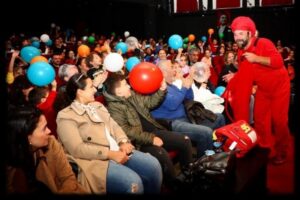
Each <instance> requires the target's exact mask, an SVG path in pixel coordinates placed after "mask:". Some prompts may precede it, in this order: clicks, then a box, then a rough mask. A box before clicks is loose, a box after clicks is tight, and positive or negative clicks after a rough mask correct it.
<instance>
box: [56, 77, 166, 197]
mask: <svg viewBox="0 0 300 200" xmlns="http://www.w3.org/2000/svg"><path fill="white" fill-rule="evenodd" d="M95 92H96V89H95V88H94V87H93V82H92V80H91V79H90V78H89V77H87V76H86V75H84V74H81V73H79V74H74V75H73V76H72V77H71V79H70V80H69V81H68V83H67V89H66V98H65V101H64V102H61V103H62V104H64V105H65V106H66V107H65V108H64V109H63V110H61V111H59V113H58V115H57V118H56V122H57V133H58V136H59V139H60V141H61V143H62V144H63V147H64V148H65V152H66V153H67V154H68V156H69V158H70V159H71V160H72V162H74V163H75V164H76V165H78V167H79V168H80V170H79V174H78V177H80V179H79V180H80V183H81V184H82V185H83V187H84V188H85V189H86V190H87V191H90V192H92V193H94V194H143V193H146V194H157V193H159V192H160V188H161V182H162V171H161V166H160V164H159V162H158V161H157V159H156V158H155V157H153V156H151V155H150V154H145V153H142V152H140V151H138V150H135V147H134V146H133V145H132V143H131V142H130V140H129V138H128V137H127V135H126V134H125V132H124V131H123V129H122V128H121V127H120V126H119V125H118V124H117V123H116V122H115V120H114V119H113V118H112V117H111V116H110V114H109V112H108V111H107V109H106V108H105V107H104V106H103V104H101V103H99V102H96V101H95V98H94V95H95ZM61 107H64V106H61Z"/></svg>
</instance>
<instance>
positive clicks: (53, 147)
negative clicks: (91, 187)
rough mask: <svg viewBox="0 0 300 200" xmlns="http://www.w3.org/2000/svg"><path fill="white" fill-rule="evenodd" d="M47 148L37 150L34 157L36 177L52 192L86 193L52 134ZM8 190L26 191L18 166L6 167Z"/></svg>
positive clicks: (24, 179)
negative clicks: (35, 159)
mask: <svg viewBox="0 0 300 200" xmlns="http://www.w3.org/2000/svg"><path fill="white" fill-rule="evenodd" d="M47 148H48V150H47V151H46V152H43V151H42V150H41V149H39V150H37V151H36V152H35V153H36V158H37V160H39V162H38V165H37V168H36V179H37V180H39V181H41V182H43V183H44V184H45V185H46V186H47V187H48V188H49V189H50V190H51V191H52V192H53V193H59V194H74V193H87V192H86V191H85V190H84V188H83V187H82V186H81V185H80V184H79V183H78V182H77V180H76V177H75V174H74V172H73V171H72V168H71V166H70V164H69V162H68V160H67V158H66V155H65V152H64V150H63V148H62V146H61V145H60V144H59V143H58V142H57V140H56V139H55V137H54V136H50V138H49V144H48V146H47ZM7 176H8V181H7V184H8V186H7V188H8V192H19V191H21V192H22V193H23V192H24V193H26V192H28V191H29V190H28V189H29V188H28V187H27V186H28V184H27V181H28V180H26V177H25V174H24V172H23V171H22V170H21V169H20V168H12V167H8V168H7Z"/></svg>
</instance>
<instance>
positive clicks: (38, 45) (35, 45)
mask: <svg viewBox="0 0 300 200" xmlns="http://www.w3.org/2000/svg"><path fill="white" fill-rule="evenodd" d="M31 46H33V47H35V48H37V49H39V48H40V42H39V41H36V40H35V41H33V42H31Z"/></svg>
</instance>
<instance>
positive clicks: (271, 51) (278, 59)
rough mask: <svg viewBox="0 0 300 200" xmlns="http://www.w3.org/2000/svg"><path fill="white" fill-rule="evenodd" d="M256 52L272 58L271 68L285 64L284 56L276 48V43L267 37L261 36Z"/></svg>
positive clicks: (277, 67)
mask: <svg viewBox="0 0 300 200" xmlns="http://www.w3.org/2000/svg"><path fill="white" fill-rule="evenodd" d="M256 54H257V55H259V56H263V57H269V58H270V66H267V67H270V68H273V69H279V68H282V66H283V65H284V63H283V58H282V56H281V55H280V53H279V52H278V50H277V49H276V47H275V45H274V44H273V43H272V42H271V41H270V40H269V39H266V38H260V39H259V42H258V44H257V47H256Z"/></svg>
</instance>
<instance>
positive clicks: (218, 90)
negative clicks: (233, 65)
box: [215, 86, 225, 96]
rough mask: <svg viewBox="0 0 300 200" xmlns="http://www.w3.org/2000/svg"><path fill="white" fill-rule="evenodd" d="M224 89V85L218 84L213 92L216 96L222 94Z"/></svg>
mask: <svg viewBox="0 0 300 200" xmlns="http://www.w3.org/2000/svg"><path fill="white" fill-rule="evenodd" d="M224 91H225V87H224V86H219V87H217V88H216V89H215V94H216V95H218V96H222V94H223V93H224Z"/></svg>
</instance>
